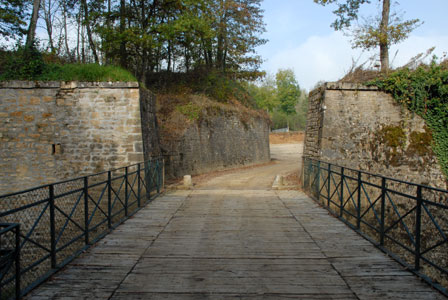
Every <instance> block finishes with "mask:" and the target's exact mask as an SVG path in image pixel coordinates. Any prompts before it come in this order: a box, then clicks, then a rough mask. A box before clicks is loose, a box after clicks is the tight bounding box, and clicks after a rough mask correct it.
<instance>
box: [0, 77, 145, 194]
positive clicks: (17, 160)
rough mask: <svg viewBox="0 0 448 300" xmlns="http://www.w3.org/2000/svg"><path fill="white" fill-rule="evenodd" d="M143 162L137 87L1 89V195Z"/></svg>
mask: <svg viewBox="0 0 448 300" xmlns="http://www.w3.org/2000/svg"><path fill="white" fill-rule="evenodd" d="M147 139H149V138H147ZM140 161H143V146H142V129H141V114H140V92H139V87H138V84H137V83H82V82H67V83H60V82H3V83H0V170H1V181H0V194H4V193H7V192H13V191H18V190H23V189H26V188H30V187H33V186H37V185H42V184H46V183H50V182H55V181H59V180H62V179H67V178H73V177H78V176H81V175H85V174H91V173H95V172H100V171H104V170H107V169H110V168H114V167H118V166H124V165H129V164H132V163H136V162H140Z"/></svg>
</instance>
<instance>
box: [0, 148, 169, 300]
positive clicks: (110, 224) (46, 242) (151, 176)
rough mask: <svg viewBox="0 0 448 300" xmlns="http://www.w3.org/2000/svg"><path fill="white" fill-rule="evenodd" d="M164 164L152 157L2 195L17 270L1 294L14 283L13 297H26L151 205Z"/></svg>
mask: <svg viewBox="0 0 448 300" xmlns="http://www.w3.org/2000/svg"><path fill="white" fill-rule="evenodd" d="M163 165H164V162H163V158H162V157H157V158H152V159H150V160H148V161H145V162H142V163H137V164H132V165H130V166H126V167H121V168H116V169H112V170H109V171H105V172H100V173H96V174H91V175H86V176H82V177H77V178H74V179H68V180H63V181H59V182H55V183H51V184H46V185H42V186H39V187H34V188H30V189H27V190H24V191H20V192H14V193H9V194H5V195H1V196H0V209H1V211H0V222H7V223H12V222H14V223H20V231H19V230H18V231H17V232H18V233H17V241H18V244H17V245H18V246H17V251H18V256H17V257H21V260H20V263H19V264H18V267H19V271H16V272H13V271H12V270H8V271H7V272H5V274H4V276H3V277H1V278H0V294H1V292H2V291H3V290H6V289H10V286H11V284H12V283H13V282H15V283H16V286H18V287H19V288H18V294H17V295H18V296H17V298H19V297H21V296H23V295H25V294H26V293H28V292H29V291H31V290H32V289H33V288H34V287H36V286H37V285H39V284H40V283H42V282H43V281H45V280H46V279H48V278H49V277H50V276H51V275H52V274H54V273H55V272H56V271H58V270H59V269H61V268H62V267H63V266H65V265H66V264H68V263H69V262H70V261H72V260H73V259H74V258H75V257H76V256H77V255H79V254H80V253H81V252H82V251H84V250H86V249H87V248H89V247H90V246H91V245H92V244H93V243H95V242H96V241H97V240H99V239H100V238H102V237H103V236H104V235H106V234H107V233H109V232H110V231H111V230H113V229H114V228H116V227H117V226H118V225H119V224H121V223H122V222H123V221H125V220H126V219H128V218H129V217H131V216H132V215H134V214H135V213H136V212H137V211H138V210H140V209H141V208H142V207H143V206H144V205H145V204H146V203H148V202H150V201H152V200H153V199H154V198H155V197H157V196H158V195H159V194H160V192H161V189H162V186H163V182H162V180H163V174H162V173H163V169H164V167H163ZM117 171H118V172H123V174H118V175H117V174H114V173H116V172H117ZM103 177H107V178H103ZM17 226H18V225H17ZM14 228H15V227H14ZM5 230H6V229H3V230H0V236H1V234H2V232H4V231H5ZM9 239H11V238H9ZM9 242H10V243H11V241H9ZM21 251H22V252H23V251H25V252H23V253H22V254H20V252H21Z"/></svg>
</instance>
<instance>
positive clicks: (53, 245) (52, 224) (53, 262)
mask: <svg viewBox="0 0 448 300" xmlns="http://www.w3.org/2000/svg"><path fill="white" fill-rule="evenodd" d="M48 191H49V201H50V259H51V268H52V269H56V226H55V215H54V185H52V184H51V185H50V186H49V188H48Z"/></svg>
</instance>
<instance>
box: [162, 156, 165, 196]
mask: <svg viewBox="0 0 448 300" xmlns="http://www.w3.org/2000/svg"><path fill="white" fill-rule="evenodd" d="M164 190H165V158H163V157H162V191H164Z"/></svg>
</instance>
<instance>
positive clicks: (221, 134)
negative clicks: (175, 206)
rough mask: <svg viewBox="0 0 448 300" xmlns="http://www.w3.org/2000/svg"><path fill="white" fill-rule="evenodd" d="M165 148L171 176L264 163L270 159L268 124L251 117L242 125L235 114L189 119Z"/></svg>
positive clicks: (162, 143)
mask: <svg viewBox="0 0 448 300" xmlns="http://www.w3.org/2000/svg"><path fill="white" fill-rule="evenodd" d="M163 137H164V135H163V131H162V134H161V138H162V140H161V147H162V149H164V150H165V151H166V154H167V157H166V158H165V160H166V172H167V175H168V176H170V177H181V176H183V175H186V174H190V175H196V174H201V173H206V172H210V171H214V170H223V169H229V168H235V167H238V166H244V165H251V164H257V163H265V162H268V161H269V160H270V151H269V125H268V122H267V121H266V120H265V119H262V118H251V123H250V124H248V125H246V126H245V125H244V124H243V123H242V122H241V120H240V119H239V117H238V116H237V115H226V116H224V115H222V116H215V117H214V118H212V119H211V120H210V121H209V122H205V121H204V122H199V123H190V124H188V125H187V126H186V130H185V132H184V134H183V135H182V136H181V137H180V138H179V139H178V140H176V141H174V143H173V144H171V145H169V144H168V143H166V141H165V140H164V139H163Z"/></svg>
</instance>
